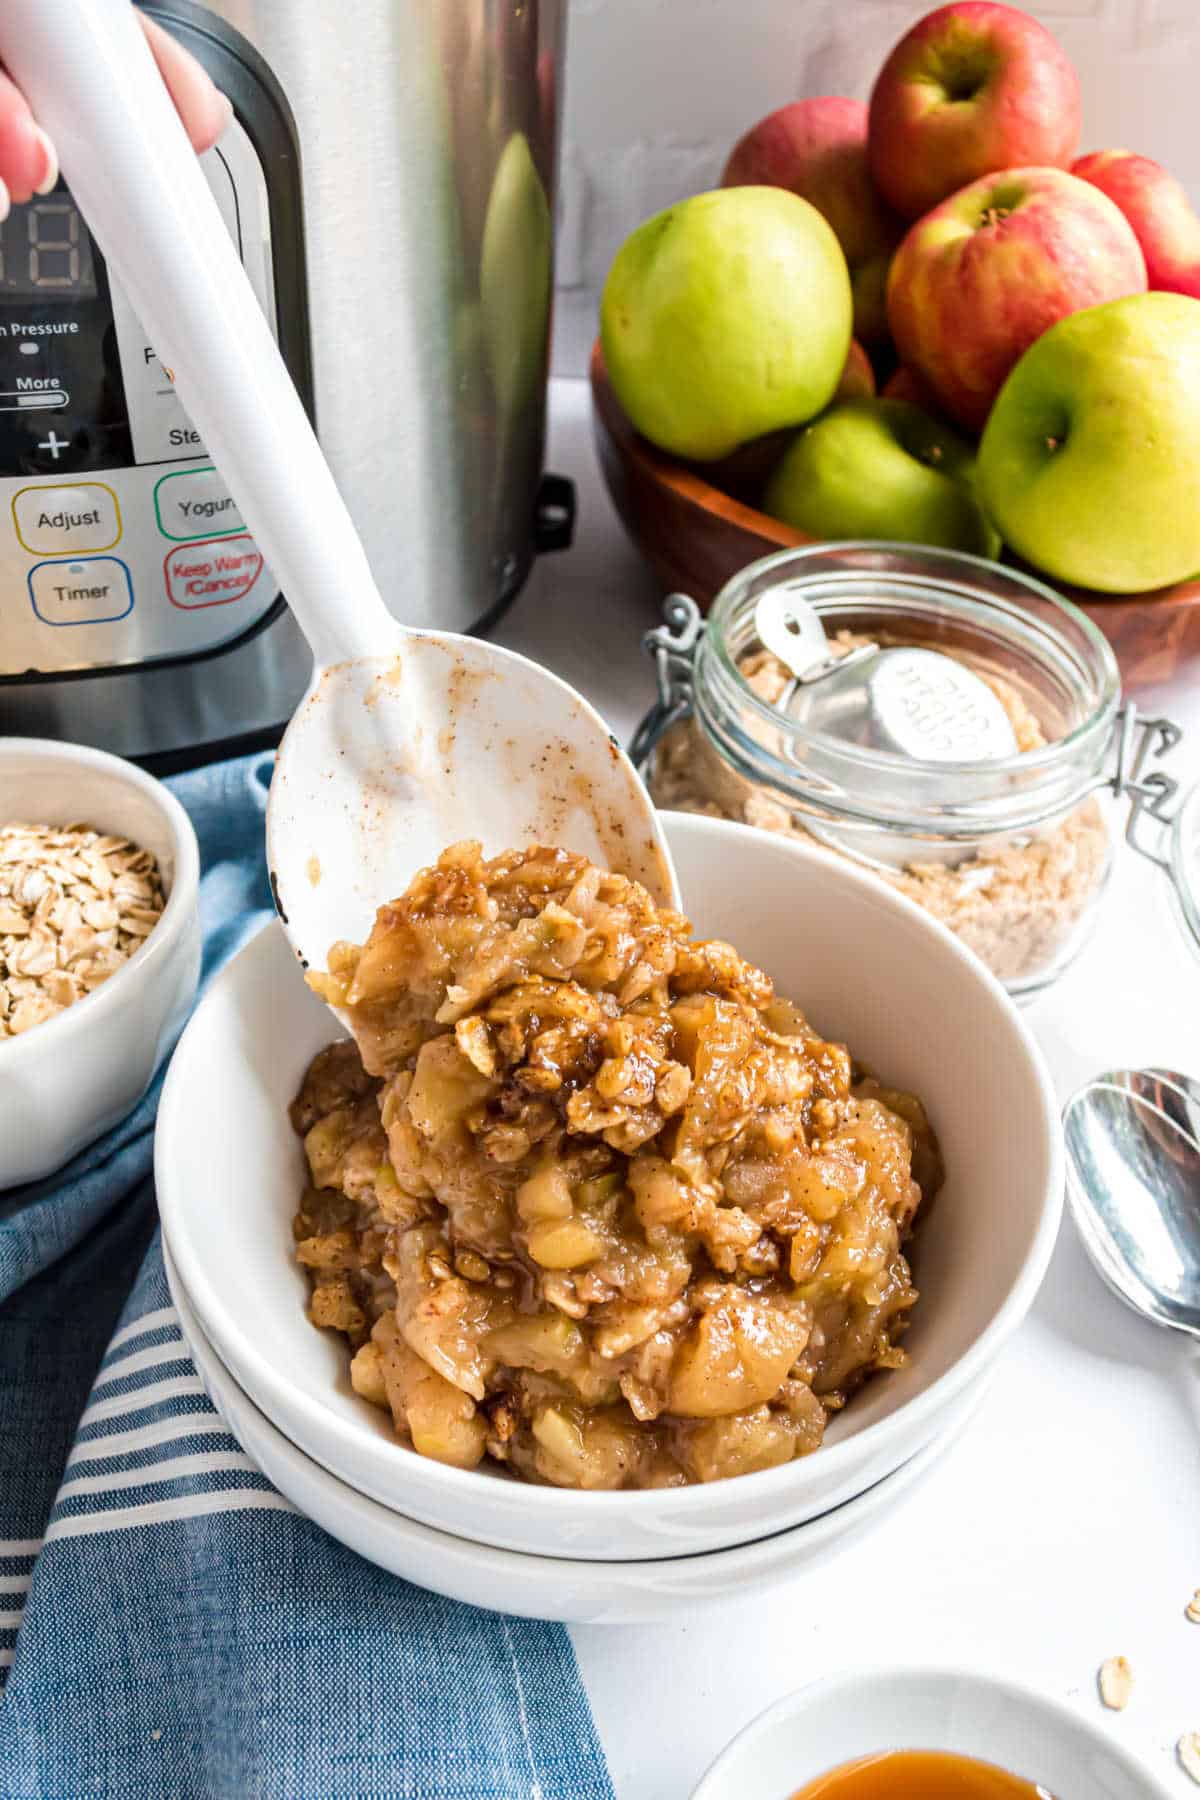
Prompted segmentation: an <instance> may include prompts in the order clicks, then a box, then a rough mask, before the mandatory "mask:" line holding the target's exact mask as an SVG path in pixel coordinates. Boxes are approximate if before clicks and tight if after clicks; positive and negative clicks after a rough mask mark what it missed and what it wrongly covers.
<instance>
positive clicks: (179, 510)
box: [154, 469, 245, 543]
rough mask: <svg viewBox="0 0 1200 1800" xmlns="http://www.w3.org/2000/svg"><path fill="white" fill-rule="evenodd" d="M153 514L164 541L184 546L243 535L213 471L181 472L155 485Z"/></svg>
mask: <svg viewBox="0 0 1200 1800" xmlns="http://www.w3.org/2000/svg"><path fill="white" fill-rule="evenodd" d="M154 510H155V512H156V513H157V515H158V529H159V530H160V531H161V532H162V534H163V536H164V537H168V538H174V539H175V540H176V542H177V543H185V542H188V541H189V540H194V539H196V538H206V537H223V536H226V535H228V533H230V532H232V531H244V530H245V524H244V522H243V519H242V515H241V513H240V512H239V511H238V509H237V506H236V504H235V502H234V500H233V497H232V495H231V494H230V493H229V491H228V489H227V488H226V486H225V483H224V482H223V481H222V480H221V477H220V476H219V475H218V474H217V471H216V470H215V469H181V470H180V471H179V472H178V473H177V474H174V475H164V476H163V477H162V480H161V481H159V482H156V483H155V488H154Z"/></svg>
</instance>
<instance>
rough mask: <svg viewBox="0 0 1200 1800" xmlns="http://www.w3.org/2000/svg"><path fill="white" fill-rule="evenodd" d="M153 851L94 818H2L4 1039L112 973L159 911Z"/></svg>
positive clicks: (0, 1025) (0, 1012)
mask: <svg viewBox="0 0 1200 1800" xmlns="http://www.w3.org/2000/svg"><path fill="white" fill-rule="evenodd" d="M165 904H166V897H165V895H164V893H163V885H162V877H161V875H160V873H159V869H158V864H157V863H156V861H155V859H154V857H153V856H152V855H151V853H150V851H149V850H143V849H141V848H140V847H139V846H138V845H137V844H133V843H130V841H129V840H128V838H122V837H111V836H106V835H104V834H103V833H101V832H98V831H93V830H92V828H91V827H90V826H88V825H25V824H14V825H0V1038H9V1037H19V1036H20V1035H21V1033H22V1032H25V1031H29V1030H31V1029H32V1028H33V1026H35V1025H40V1024H41V1023H42V1022H43V1020H45V1019H52V1018H53V1017H54V1016H55V1014H56V1013H60V1012H63V1011H64V1010H65V1009H66V1008H67V1007H68V1006H72V1005H73V1004H74V1003H75V1001H76V1000H81V999H82V998H83V996H84V995H85V994H90V993H91V992H92V990H93V988H98V987H99V986H100V984H101V983H102V982H104V981H107V980H108V978H109V976H110V975H112V974H114V973H115V972H116V970H117V969H119V968H120V966H121V964H122V963H123V962H125V961H126V959H127V958H128V957H130V956H132V955H133V953H134V951H135V950H136V949H137V948H138V946H139V945H140V944H141V943H142V941H143V940H144V939H145V938H146V937H147V936H148V935H149V933H150V932H151V931H152V930H153V929H154V927H155V925H156V924H157V923H158V921H159V919H160V918H161V917H162V911H163V907H164V906H165Z"/></svg>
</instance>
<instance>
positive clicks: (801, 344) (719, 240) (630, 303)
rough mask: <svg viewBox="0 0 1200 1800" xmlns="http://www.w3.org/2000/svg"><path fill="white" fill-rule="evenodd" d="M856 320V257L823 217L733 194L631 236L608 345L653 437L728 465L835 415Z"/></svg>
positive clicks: (609, 296) (605, 338)
mask: <svg viewBox="0 0 1200 1800" xmlns="http://www.w3.org/2000/svg"><path fill="white" fill-rule="evenodd" d="M851 313H852V301H851V295H850V276H849V273H848V272H847V269H846V259H845V257H844V256H843V255H842V251H841V248H840V246H839V244H838V241H837V238H836V237H835V236H834V234H833V231H832V229H831V228H830V227H829V226H828V225H827V224H826V223H825V220H824V219H823V218H822V217H821V215H820V213H819V212H818V211H817V209H816V207H814V206H810V205H809V203H808V201H807V200H801V199H800V197H799V196H798V195H797V194H789V193H787V192H786V191H785V190H784V189H783V188H772V187H734V188H722V189H719V190H718V191H717V192H716V193H712V194H697V195H696V196H695V197H694V198H693V199H691V200H683V201H681V202H680V204H679V205H678V206H671V207H668V208H667V210H666V212H661V213H658V214H656V215H655V217H654V218H652V219H647V220H646V222H645V224H644V225H639V226H638V228H637V230H636V231H635V232H634V233H633V234H632V236H630V237H629V238H627V239H626V240H625V243H624V244H623V245H622V246H621V248H620V250H619V251H618V252H617V255H616V259H615V261H614V262H613V265H612V268H611V269H610V270H609V275H608V280H607V282H606V283H605V286H604V295H603V298H602V300H601V303H600V338H601V343H602V345H603V349H604V360H605V364H606V366H607V368H608V375H609V380H610V381H611V382H612V385H613V391H614V392H615V394H616V396H617V399H618V400H619V401H620V403H621V405H622V406H623V407H624V409H625V411H626V413H627V414H628V415H629V417H630V419H631V420H632V421H633V424H634V425H635V426H636V428H637V430H638V431H640V432H641V433H642V436H643V437H647V438H649V439H650V441H651V443H654V444H657V445H658V446H659V447H660V448H661V449H663V450H669V451H671V452H672V453H673V454H674V455H676V456H686V457H690V458H691V459H692V460H693V461H697V462H715V461H717V460H718V458H720V457H722V456H728V455H729V452H730V451H731V450H735V449H736V448H737V446H738V445H739V444H744V443H745V442H746V441H747V440H748V439H750V438H756V437H762V436H764V435H765V433H767V432H768V431H776V430H778V429H779V428H780V427H782V426H788V425H800V424H803V422H804V421H805V420H806V419H811V418H812V417H813V415H814V413H818V412H820V410H821V408H822V407H823V406H826V405H828V403H829V400H830V398H831V397H832V395H833V391H834V389H835V388H836V387H837V384H838V378H839V376H840V375H841V372H842V365H843V364H844V362H845V360H846V352H847V350H848V349H849V347H850V324H851Z"/></svg>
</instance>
